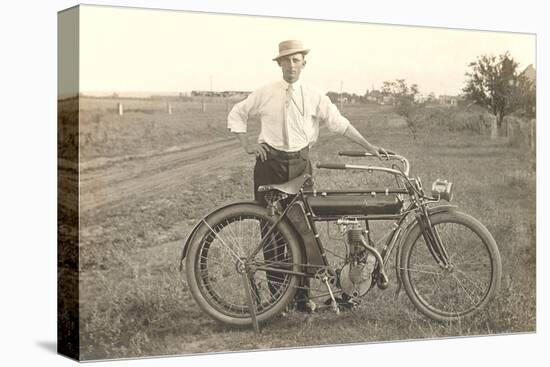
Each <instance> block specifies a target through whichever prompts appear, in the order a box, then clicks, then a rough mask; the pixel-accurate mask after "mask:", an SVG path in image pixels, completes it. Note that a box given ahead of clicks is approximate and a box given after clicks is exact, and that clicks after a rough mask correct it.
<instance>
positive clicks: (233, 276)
mask: <svg viewBox="0 0 550 367" xmlns="http://www.w3.org/2000/svg"><path fill="white" fill-rule="evenodd" d="M275 220H276V217H275V216H269V215H268V214H267V210H266V208H264V207H261V206H259V205H255V204H245V203H243V204H236V205H232V206H229V207H226V208H223V209H221V210H219V211H218V212H215V213H214V214H212V215H211V216H209V217H208V218H207V219H205V221H203V223H202V224H201V226H200V227H199V228H198V230H197V232H196V234H195V236H194V237H193V240H192V242H191V243H190V246H189V251H188V254H187V258H186V275H187V282H188V285H189V289H190V291H191V294H192V295H193V297H194V299H195V301H196V302H197V304H198V305H199V307H200V308H201V309H202V310H204V311H205V312H206V313H207V314H208V315H210V316H211V317H212V318H214V319H216V320H218V321H220V322H222V323H225V324H229V325H234V326H249V325H252V314H251V310H250V307H249V298H248V294H249V293H248V291H247V290H246V288H245V287H244V284H247V286H249V287H250V294H251V295H252V298H253V299H254V307H255V311H256V318H257V321H258V322H260V323H262V322H266V321H268V320H269V319H271V318H273V317H275V316H277V315H278V314H280V313H281V312H282V311H283V310H284V308H285V307H286V306H287V304H288V303H289V302H290V301H291V300H292V299H293V297H294V295H295V293H296V287H297V286H298V284H299V281H300V277H299V276H298V275H293V274H283V273H276V270H277V269H284V270H289V271H295V272H298V271H300V265H299V264H301V263H302V252H301V250H300V246H299V241H298V239H296V237H295V234H294V232H293V230H292V228H291V227H290V225H289V224H288V223H287V222H286V221H280V222H279V223H278V224H277V226H276V227H275V228H274V230H273V232H272V233H271V234H270V235H269V236H267V239H266V240H265V241H264V242H265V245H264V247H267V248H270V249H274V248H275V249H276V250H273V251H272V252H271V253H268V256H266V254H264V251H263V250H260V251H259V252H258V253H257V254H256V256H255V257H254V259H253V263H254V264H256V265H261V266H264V267H267V268H269V269H273V270H272V271H269V270H256V271H255V272H253V273H249V274H250V275H249V276H248V275H247V280H248V282H243V273H244V274H247V272H246V271H243V266H242V264H243V262H244V261H245V260H246V259H247V258H248V257H249V256H250V254H251V252H252V251H253V250H254V249H256V248H257V246H258V245H259V244H260V241H261V239H262V233H264V234H265V232H266V230H267V229H268V228H270V227H271V226H272V225H273V224H274V222H275ZM262 230H263V232H262ZM269 246H271V247H269ZM275 253H276V256H275V255H274V254H275Z"/></svg>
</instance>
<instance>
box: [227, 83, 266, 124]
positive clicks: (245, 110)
mask: <svg viewBox="0 0 550 367" xmlns="http://www.w3.org/2000/svg"><path fill="white" fill-rule="evenodd" d="M259 103H260V93H259V92H257V91H256V92H252V93H250V94H249V95H248V97H246V99H245V100H243V101H241V102H239V103H237V104H236V105H235V106H233V108H232V109H231V111H230V112H229V115H228V116H227V128H228V129H229V131H231V132H232V133H245V132H246V127H247V124H248V119H249V117H251V116H254V115H256V114H257V113H258V106H259Z"/></svg>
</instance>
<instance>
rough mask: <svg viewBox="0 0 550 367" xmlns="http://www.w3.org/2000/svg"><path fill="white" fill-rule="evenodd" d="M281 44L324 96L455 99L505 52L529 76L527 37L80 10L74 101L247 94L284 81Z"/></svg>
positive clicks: (530, 43)
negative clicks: (484, 61) (107, 96)
mask: <svg viewBox="0 0 550 367" xmlns="http://www.w3.org/2000/svg"><path fill="white" fill-rule="evenodd" d="M286 39H298V40H301V41H302V42H303V44H304V46H305V47H307V48H309V49H311V52H310V53H309V54H308V55H307V62H308V63H307V66H306V67H305V69H304V71H303V73H302V78H301V79H302V80H303V81H304V82H308V83H310V84H313V85H315V86H317V87H319V88H321V89H322V90H325V91H340V88H341V87H342V88H343V91H345V92H349V93H357V94H364V93H365V91H366V90H367V89H369V90H370V89H372V88H373V87H374V88H380V86H381V85H382V82H383V81H385V80H394V79H397V78H402V79H406V80H407V82H409V83H416V84H418V85H419V87H420V91H421V93H423V94H427V93H430V92H434V93H435V94H436V95H441V94H446V95H456V94H459V93H460V92H461V89H462V88H463V87H464V81H465V76H464V73H465V72H466V71H467V70H468V64H469V63H470V62H472V61H475V60H476V58H477V57H478V56H480V55H482V54H493V55H499V54H502V53H504V52H506V51H509V52H510V54H511V55H512V57H513V58H514V59H515V60H516V61H517V62H519V65H520V66H519V67H520V69H521V70H523V69H524V68H525V67H527V66H528V65H529V64H533V65H534V66H535V67H536V64H535V60H536V55H535V50H536V37H535V35H533V34H521V33H509V32H485V31H475V30H456V29H447V28H429V27H411V26H396V25H381V24H369V23H356V22H335V21H320V20H304V19H290V18H279V17H259V16H240V15H224V14H212V13H199V12H186V11H173V10H170V11H169V10H151V9H138V8H116V7H104V6H89V5H86V6H81V9H80V39H79V40H80V91H81V92H83V93H84V94H87V93H98V92H109V93H110V92H117V93H127V92H151V93H165V92H189V91H191V90H210V89H211V88H212V90H217V91H223V90H245V91H250V90H254V89H256V88H258V87H260V86H262V85H264V84H267V83H271V82H273V81H276V80H279V79H280V78H281V71H280V69H279V67H278V66H277V64H276V63H275V62H274V61H272V58H274V57H275V56H276V55H277V51H278V43H279V42H280V41H283V40H286ZM60 92H61V94H62V91H60Z"/></svg>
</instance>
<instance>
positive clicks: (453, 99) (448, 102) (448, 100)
mask: <svg viewBox="0 0 550 367" xmlns="http://www.w3.org/2000/svg"><path fill="white" fill-rule="evenodd" d="M438 102H439V104H440V105H443V106H457V105H458V97H457V96H446V95H440V96H439V98H438Z"/></svg>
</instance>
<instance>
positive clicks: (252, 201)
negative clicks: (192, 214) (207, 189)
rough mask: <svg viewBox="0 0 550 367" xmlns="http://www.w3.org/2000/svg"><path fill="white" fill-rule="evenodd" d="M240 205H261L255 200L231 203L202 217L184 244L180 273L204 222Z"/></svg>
mask: <svg viewBox="0 0 550 367" xmlns="http://www.w3.org/2000/svg"><path fill="white" fill-rule="evenodd" d="M238 204H257V205H260V203H258V202H257V201H255V200H245V201H237V202H233V203H229V204H226V205H223V206H220V207H219V208H216V209H214V210H213V211H211V212H210V213H208V214H206V215H205V216H204V217H202V218H201V219H200V220H199V221H198V222H197V223H196V224H195V226H194V227H193V229H192V230H191V233H189V235H188V236H187V239H186V240H185V243H184V245H183V249H182V250H181V257H180V271H182V270H183V260H185V256H187V251H188V248H189V244H190V243H191V241H192V240H193V237H194V236H195V233H197V230H198V229H199V227H200V226H201V225H202V223H203V221H205V220H206V219H208V218H209V217H210V216H211V215H213V214H215V213H217V212H218V211H220V210H222V209H225V208H228V207H230V206H234V205H238Z"/></svg>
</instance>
